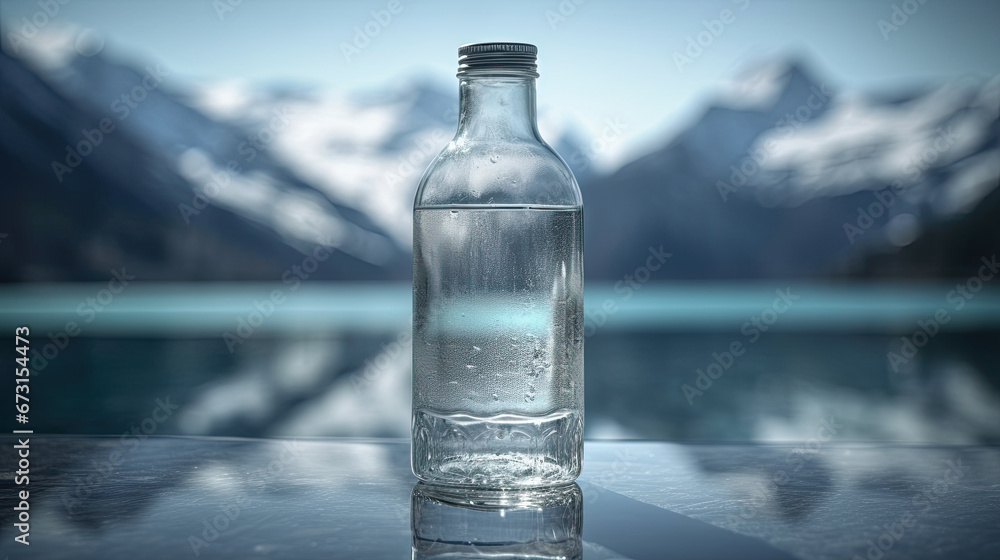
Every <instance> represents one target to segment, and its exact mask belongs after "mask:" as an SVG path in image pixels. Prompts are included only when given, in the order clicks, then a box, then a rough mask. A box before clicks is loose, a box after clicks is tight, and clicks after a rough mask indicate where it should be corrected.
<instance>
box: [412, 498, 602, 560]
mask: <svg viewBox="0 0 1000 560" xmlns="http://www.w3.org/2000/svg"><path fill="white" fill-rule="evenodd" d="M410 528H411V531H412V535H413V558H414V560H417V559H420V560H423V559H431V558H435V559H443V558H448V559H458V558H482V557H484V556H489V557H492V558H538V559H545V558H551V559H555V558H559V559H566V560H573V559H579V558H582V550H583V544H582V542H581V540H580V535H581V531H582V529H583V493H582V492H581V491H580V487H579V486H577V485H576V484H570V485H566V486H559V487H555V488H545V489H530V490H506V491H499V490H475V489H467V488H446V487H441V486H432V485H428V484H424V483H423V482H419V483H417V484H415V485H414V486H413V492H412V494H411V502H410Z"/></svg>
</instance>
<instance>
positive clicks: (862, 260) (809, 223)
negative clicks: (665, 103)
mask: <svg viewBox="0 0 1000 560" xmlns="http://www.w3.org/2000/svg"><path fill="white" fill-rule="evenodd" d="M998 108H1000V79H998V78H993V79H992V80H983V79H980V80H975V79H970V80H966V81H963V82H960V83H953V84H947V85H944V86H941V87H938V88H928V89H926V90H923V91H915V92H912V93H910V94H909V95H906V96H897V97H896V98H880V97H877V96H873V95H862V94H859V93H851V92H846V93H845V92H841V91H839V90H838V88H837V87H836V86H835V85H833V83H832V82H831V83H826V82H823V81H820V80H817V79H815V78H813V77H812V76H811V74H810V72H809V71H808V70H807V68H806V67H805V66H804V65H803V64H801V63H796V62H788V61H781V60H779V61H771V62H769V63H766V64H763V65H761V66H759V67H757V68H755V69H753V70H752V71H750V72H748V73H747V74H746V75H744V76H740V77H738V78H737V79H736V80H734V81H733V82H732V83H729V84H726V86H725V87H724V88H723V89H722V91H721V92H720V93H719V94H718V95H717V97H716V98H715V99H713V100H711V101H710V102H709V103H708V108H707V109H706V110H705V112H704V113H703V114H702V115H701V116H700V117H698V118H697V119H695V120H694V122H693V124H691V125H690V126H689V127H688V128H687V129H686V130H684V131H683V132H681V133H680V134H679V135H677V136H676V137H675V138H673V139H671V140H669V141H668V142H667V143H666V144H665V146H664V147H662V148H660V149H658V150H656V151H654V152H652V153H650V154H648V155H646V156H644V157H641V158H639V159H637V160H635V161H633V162H632V163H629V164H627V165H625V166H623V167H622V168H621V169H619V170H618V171H616V172H614V173H612V174H610V175H609V176H607V177H602V178H598V179H596V180H594V181H590V182H588V183H587V184H586V185H585V188H584V201H585V204H584V206H585V211H586V212H587V218H586V220H587V225H588V229H587V233H588V237H587V267H588V269H587V270H588V274H596V275H597V276H598V277H606V278H615V277H617V278H622V277H623V275H625V274H629V273H631V272H632V271H634V270H635V269H636V268H637V267H638V266H640V265H641V264H642V263H643V258H644V255H645V254H646V252H647V248H648V247H649V246H655V247H658V246H659V245H663V246H664V248H665V250H667V251H673V252H674V253H675V255H674V258H673V259H672V261H671V267H668V268H669V270H664V271H663V272H662V273H661V275H662V277H670V276H674V277H677V276H680V277H693V278H755V277H769V276H785V277H788V276H791V277H801V276H814V277H815V276H817V275H830V274H835V275H836V274H859V273H865V272H866V271H868V269H869V268H870V267H871V264H872V263H871V262H870V261H871V260H872V259H875V260H879V259H882V260H890V261H891V260H892V259H895V258H897V257H896V256H894V254H895V253H896V252H897V251H900V249H899V248H900V247H907V246H909V245H911V244H912V245H913V246H915V247H922V246H923V244H926V243H928V241H927V240H926V239H925V238H927V237H928V236H940V235H941V233H942V228H948V227H950V226H949V224H955V223H966V224H969V223H970V222H971V223H972V224H973V225H974V227H972V229H971V230H970V231H969V232H967V233H965V234H964V235H963V236H962V237H960V238H954V239H952V241H951V242H953V243H960V244H964V243H966V241H967V238H968V239H972V238H974V239H976V240H978V241H977V242H976V245H985V246H987V247H988V246H990V245H992V246H993V247H994V250H995V247H996V245H997V243H996V242H997V241H1000V239H998V230H997V228H996V227H995V225H990V220H988V219H986V218H983V217H982V216H980V215H979V214H977V212H978V213H981V212H984V211H988V212H992V214H991V215H993V216H996V213H995V212H996V202H995V201H993V200H992V199H991V198H990V195H992V194H994V193H996V191H997V186H998V183H1000V144H998V137H1000V136H998V134H1000V126H998V118H997V117H998V115H997V112H998ZM994 198H995V197H994ZM938 244H939V243H938ZM907 250H908V249H903V250H902V251H901V252H900V254H901V255H904V256H905V260H907V261H908V262H909V263H910V265H908V266H906V267H895V266H881V265H879V266H876V267H875V268H877V269H878V270H883V271H885V270H888V269H892V270H894V272H893V273H894V274H903V275H907V274H920V275H942V274H960V273H961V270H964V268H963V266H962V261H960V260H959V259H958V258H952V257H957V255H958V252H956V251H953V252H952V255H951V257H949V256H947V255H940V254H937V255H924V256H926V258H925V259H923V262H921V260H922V259H921V255H920V254H917V255H909V254H907ZM910 252H911V253H912V252H913V250H910ZM986 254H989V253H986ZM966 256H968V255H966ZM980 256H981V255H980ZM942 257H944V258H942ZM963 258H964V257H963ZM967 260H968V261H969V263H973V262H976V261H978V257H969V258H968V259H967Z"/></svg>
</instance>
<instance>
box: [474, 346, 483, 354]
mask: <svg viewBox="0 0 1000 560" xmlns="http://www.w3.org/2000/svg"><path fill="white" fill-rule="evenodd" d="M472 349H473V350H475V351H476V352H480V351H482V348H480V347H478V346H475V345H474V346H473V347H472Z"/></svg>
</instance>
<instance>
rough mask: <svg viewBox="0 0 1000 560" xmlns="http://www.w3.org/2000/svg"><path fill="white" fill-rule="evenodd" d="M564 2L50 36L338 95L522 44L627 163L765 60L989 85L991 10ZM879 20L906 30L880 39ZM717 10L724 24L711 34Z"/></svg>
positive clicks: (17, 5)
mask: <svg viewBox="0 0 1000 560" xmlns="http://www.w3.org/2000/svg"><path fill="white" fill-rule="evenodd" d="M577 1H579V0H576V1H574V0H535V1H527V0H522V1H505V2H457V1H438V2H433V1H430V0H399V1H398V5H393V6H392V7H394V8H395V11H396V12H397V13H395V14H390V15H391V20H388V22H387V23H386V24H377V23H375V22H374V21H373V20H374V19H375V18H374V16H373V14H372V12H373V11H376V12H378V11H383V10H386V11H387V9H388V8H389V7H390V5H391V4H393V2H391V1H390V0H364V1H358V2H321V1H318V0H312V1H304V0H291V1H281V2H279V1H276V0H243V1H242V2H240V1H239V0H146V1H137V0H70V1H69V2H68V3H67V4H66V5H65V6H60V8H59V13H57V14H56V15H55V16H53V18H52V21H53V22H58V23H60V24H62V23H67V24H74V25H79V26H81V27H83V28H90V29H93V30H95V31H96V32H97V33H99V34H100V35H101V36H103V37H104V38H105V41H106V45H107V52H108V53H113V54H117V55H120V56H121V55H126V56H129V57H134V58H136V59H139V60H143V61H146V60H154V61H158V62H162V63H163V64H165V65H166V66H167V67H168V68H170V69H171V71H172V72H173V75H174V76H176V77H177V78H178V79H181V80H191V81H193V82H194V81H203V80H246V81H250V82H292V83H297V84H310V85H319V86H326V87H333V88H337V89H344V90H357V89H364V88H379V87H384V86H386V85H387V84H391V83H392V82H393V81H398V80H404V79H408V78H411V77H414V76H418V75H429V76H433V78H434V79H436V80H438V81H440V82H441V83H442V84H443V85H444V86H445V87H452V86H454V85H455V82H454V79H455V78H454V74H455V66H456V56H457V55H456V49H457V47H458V46H459V45H461V44H463V43H469V42H478V41H489V40H513V41H524V42H530V43H534V44H536V45H538V47H539V66H540V73H541V79H540V81H539V86H538V87H539V103H540V104H541V105H545V106H549V107H556V108H558V110H559V111H561V112H564V113H566V114H568V115H569V116H571V117H572V118H573V119H574V120H575V121H577V122H579V123H580V125H581V128H582V132H583V133H584V134H585V135H586V134H593V135H596V134H599V133H600V131H601V130H602V128H603V126H604V123H605V120H606V119H618V121H619V122H621V123H624V124H626V125H628V127H629V129H628V131H627V133H626V136H625V138H624V140H623V141H622V143H623V146H625V147H630V148H631V149H629V150H627V151H634V150H635V149H636V147H641V146H645V145H648V144H649V142H651V141H656V140H657V139H662V138H664V137H665V136H666V135H667V134H669V132H670V131H671V130H672V129H676V128H677V127H680V126H683V125H684V123H685V122H687V121H688V120H690V119H692V118H694V117H696V116H697V114H698V112H699V110H700V109H701V107H702V105H703V104H704V103H705V99H706V95H708V94H711V92H713V91H714V90H717V89H718V87H719V84H720V83H721V82H722V81H723V80H725V79H726V78H729V77H732V76H733V75H734V74H735V73H736V72H737V71H738V69H739V68H741V67H742V66H744V65H746V64H748V63H752V62H753V61H755V60H761V59H767V58H768V57H773V56H786V55H788V54H797V55H799V56H802V57H804V58H806V59H807V60H808V61H809V62H810V63H812V65H813V67H814V68H815V70H816V71H817V72H818V73H819V74H820V75H821V76H820V78H821V79H823V80H826V81H829V82H832V83H834V84H836V87H838V88H844V89H861V90H870V91H880V90H891V89H898V88H899V87H902V86H906V85H913V84H922V83H929V82H931V83H933V82H942V81H945V80H948V79H954V78H959V77H964V76H967V75H969V74H979V75H984V76H994V75H998V74H1000V57H998V56H997V55H996V53H998V52H1000V34H998V33H996V22H997V21H1000V2H995V1H985V0H983V1H975V0H924V2H923V3H922V4H921V3H920V1H919V0H906V1H905V2H904V1H902V0H867V1H863V0H822V1H821V0H815V1H791V0H787V1H765V0H702V1H694V0H688V1H659V2H652V1H645V2H641V1H636V2H627V1H621V0H618V1H611V0H604V1H600V0H586V1H584V2H581V3H580V4H577V3H576V2H577ZM232 4H235V6H233V5H232ZM219 6H226V7H227V9H225V10H220V9H219ZM893 6H896V7H898V8H899V10H900V12H899V14H904V15H905V17H906V21H905V22H904V23H903V24H902V25H900V26H898V29H895V30H891V31H888V32H886V31H885V30H884V29H881V30H880V27H879V20H884V21H886V22H889V23H892V19H891V18H892V15H893ZM914 7H916V10H914V9H913V8H914ZM228 8H232V9H231V10H229V9H228ZM904 8H905V9H906V10H907V11H910V12H911V13H910V14H905V11H903V10H904ZM39 9H40V8H39V5H38V0H2V2H0V23H2V24H3V25H4V27H5V28H7V29H8V30H10V29H14V30H17V29H18V28H19V27H20V25H21V23H20V18H22V17H29V18H30V17H31V16H32V15H33V14H34V13H36V12H38V11H39ZM723 10H730V12H731V15H729V16H727V17H726V18H725V19H727V20H728V23H723V24H722V25H721V27H720V26H719V25H718V24H712V23H711V22H712V20H719V21H722V19H723V18H722V15H723ZM220 13H221V17H220ZM386 13H387V12H386ZM899 14H897V16H896V22H897V23H898V22H900V21H901V20H902V17H903V16H901V15H899ZM385 15H386V14H385V13H383V14H382V18H383V20H385ZM706 21H708V22H709V24H708V27H709V28H714V30H715V31H716V32H717V36H714V35H713V36H711V38H710V40H708V35H704V34H703V35H702V39H703V43H707V45H706V46H704V47H703V48H702V50H701V52H700V53H698V55H697V56H696V57H694V58H691V59H690V64H684V65H683V68H678V64H677V61H676V58H675V56H674V54H675V53H679V54H681V55H685V56H686V54H685V50H686V48H687V47H688V44H689V38H692V39H695V40H697V38H698V34H699V33H701V32H703V31H705V32H706V33H708V32H710V31H707V30H706V26H705V23H704V22H706ZM366 25H368V29H370V30H377V34H376V35H375V36H374V37H371V40H370V42H369V43H368V44H367V45H364V46H363V47H362V48H359V49H358V51H359V52H355V53H353V54H352V55H351V56H350V60H348V57H346V56H345V55H344V53H343V45H344V44H351V43H352V42H353V41H354V38H355V35H356V31H355V27H356V26H357V27H358V28H361V29H364V28H365V26H366ZM886 37H888V39H887V38H886ZM6 46H7V45H5V47H6Z"/></svg>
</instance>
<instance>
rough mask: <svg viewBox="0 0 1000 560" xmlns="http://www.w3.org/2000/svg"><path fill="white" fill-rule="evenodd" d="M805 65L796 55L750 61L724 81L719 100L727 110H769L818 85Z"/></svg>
mask: <svg viewBox="0 0 1000 560" xmlns="http://www.w3.org/2000/svg"><path fill="white" fill-rule="evenodd" d="M807 68H808V65H807V64H806V63H805V62H804V61H802V60H801V59H799V58H796V57H775V58H768V59H761V60H756V61H753V62H750V63H748V64H746V65H745V66H744V67H743V68H742V69H741V70H740V71H739V72H737V74H736V75H735V76H734V77H733V78H732V79H731V80H729V81H727V82H725V83H724V84H723V88H722V91H721V92H720V94H719V96H718V103H719V105H721V106H722V107H725V108H729V109H738V110H757V111H769V110H771V109H772V108H773V107H774V106H775V105H777V104H778V103H779V101H781V100H782V99H787V98H788V97H789V96H793V97H798V95H797V94H798V93H799V92H802V91H808V90H809V89H810V88H812V87H815V86H818V85H819V83H818V82H817V81H816V80H815V79H813V77H812V73H811V72H809V71H808V69H807Z"/></svg>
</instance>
